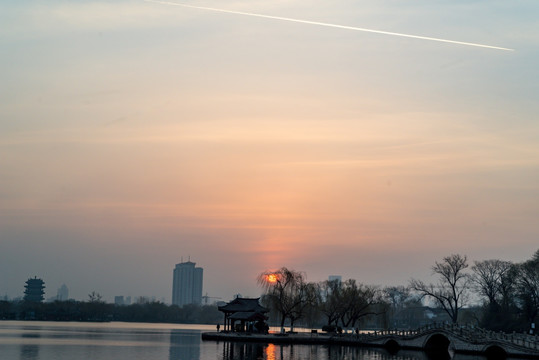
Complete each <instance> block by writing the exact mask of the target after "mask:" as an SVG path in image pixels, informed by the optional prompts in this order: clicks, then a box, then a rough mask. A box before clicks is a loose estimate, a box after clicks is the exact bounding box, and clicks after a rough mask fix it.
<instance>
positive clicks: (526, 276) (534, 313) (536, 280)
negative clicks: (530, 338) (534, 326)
mask: <svg viewBox="0 0 539 360" xmlns="http://www.w3.org/2000/svg"><path fill="white" fill-rule="evenodd" d="M516 290H517V296H518V298H519V300H520V307H521V309H522V311H523V312H524V314H525V316H526V317H527V320H528V321H529V322H530V323H534V322H535V321H536V320H537V317H538V315H539V250H537V251H536V252H535V254H534V255H533V257H532V259H530V260H528V261H526V262H524V263H522V264H520V265H519V266H518V275H517V279H516Z"/></svg>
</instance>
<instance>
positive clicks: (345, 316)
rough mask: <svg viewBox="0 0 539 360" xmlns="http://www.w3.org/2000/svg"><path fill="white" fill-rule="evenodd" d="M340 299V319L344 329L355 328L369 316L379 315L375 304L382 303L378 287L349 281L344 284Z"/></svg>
mask: <svg viewBox="0 0 539 360" xmlns="http://www.w3.org/2000/svg"><path fill="white" fill-rule="evenodd" d="M340 294H341V296H340V298H339V301H338V303H339V318H340V320H341V323H342V326H343V327H344V328H348V327H355V324H356V322H357V321H358V320H359V319H360V318H362V317H364V316H367V315H379V312H377V311H375V309H374V308H375V306H374V305H375V304H378V303H380V302H381V301H380V300H381V296H380V295H381V294H380V290H379V289H378V287H376V286H368V285H363V284H358V283H356V281H355V280H353V279H349V280H346V281H345V282H344V283H343V288H342V291H341V293H340Z"/></svg>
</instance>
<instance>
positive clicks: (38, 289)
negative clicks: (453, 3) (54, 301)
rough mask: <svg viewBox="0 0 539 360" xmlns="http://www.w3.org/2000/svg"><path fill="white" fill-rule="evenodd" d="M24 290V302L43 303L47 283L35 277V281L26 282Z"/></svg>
mask: <svg viewBox="0 0 539 360" xmlns="http://www.w3.org/2000/svg"><path fill="white" fill-rule="evenodd" d="M24 288H25V290H24V301H31V302H43V299H44V297H43V295H45V290H43V289H45V282H44V281H43V280H41V279H38V278H37V276H35V277H34V278H33V279H28V280H26V285H24Z"/></svg>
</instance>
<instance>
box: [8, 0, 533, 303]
mask: <svg viewBox="0 0 539 360" xmlns="http://www.w3.org/2000/svg"><path fill="white" fill-rule="evenodd" d="M178 3H179V2H178ZM182 3H183V4H188V5H192V6H196V7H200V8H202V7H206V8H218V9H225V10H227V11H231V12H236V14H234V13H223V12H217V11H210V10H204V9H200V8H198V9H197V8H187V7H181V6H173V5H167V4H164V3H162V4H160V3H155V2H147V1H138V0H137V1H135V0H116V1H94V0H85V1H80V2H69V1H64V0H52V1H49V2H47V3H43V2H38V1H36V0H30V1H25V2H20V1H14V0H8V1H4V2H2V4H0V22H1V23H2V24H3V26H2V28H1V29H0V45H1V46H0V53H1V55H2V56H0V75H1V78H2V86H0V296H4V295H6V294H7V295H8V296H9V297H16V296H22V293H23V290H24V282H25V281H26V280H27V279H28V278H29V277H34V276H38V277H40V278H42V279H43V280H44V281H45V283H46V286H47V288H46V297H50V296H54V295H56V290H57V289H58V288H59V287H60V286H61V285H62V284H66V285H67V286H68V288H69V290H70V297H73V298H75V299H81V300H82V299H86V298H87V294H88V293H90V292H92V291H96V292H99V293H100V294H102V295H103V296H104V297H105V299H106V300H107V301H112V299H113V297H114V296H115V295H124V296H132V297H133V298H134V297H136V296H150V297H151V296H155V297H156V298H157V299H161V298H165V300H166V301H167V302H170V301H171V293H172V271H173V268H174V266H175V264H177V263H179V262H180V261H181V259H182V257H183V259H184V261H185V260H186V259H187V258H188V257H190V258H191V261H193V262H196V263H197V266H200V267H202V268H204V289H203V293H204V294H206V293H207V294H208V296H211V297H221V298H222V299H223V300H225V301H226V300H230V299H231V298H232V296H233V295H234V294H237V293H240V294H242V295H243V296H253V297H255V296H258V295H259V294H260V291H261V290H260V288H258V287H257V285H256V276H257V275H258V274H259V273H261V272H263V271H265V270H268V269H276V268H280V267H282V266H286V267H288V268H291V269H295V270H298V271H304V272H305V273H306V274H307V279H308V280H309V281H321V280H325V279H327V277H328V276H329V275H341V276H342V278H343V279H348V278H354V279H357V280H358V281H359V282H362V283H366V284H378V285H382V286H384V285H405V284H407V282H408V280H409V279H410V278H412V277H414V278H421V279H424V280H426V281H429V280H431V279H433V278H431V266H432V265H433V264H434V261H436V260H440V259H442V258H443V257H444V256H447V255H450V254H453V253H459V254H464V255H467V256H468V258H469V259H470V262H472V261H473V260H485V259H492V258H494V259H502V260H508V261H513V262H522V261H525V260H528V259H529V258H530V257H531V256H532V255H533V253H534V252H535V251H536V250H537V249H538V245H537V244H538V242H537V239H538V238H539V227H538V225H537V214H538V213H539V201H538V199H539V142H538V140H537V139H539V123H538V121H537V114H539V101H537V98H538V95H539V83H538V82H537V80H536V79H538V78H539V68H538V67H537V60H538V58H539V57H538V55H539V50H538V49H539V46H538V45H539V36H538V35H537V34H539V23H538V22H537V20H536V16H535V14H537V13H538V11H539V3H537V2H529V1H519V0H517V1H513V2H511V3H507V2H504V1H497V0H495V1H490V2H488V3H484V2H468V1H449V0H444V1H440V2H436V3H432V2H427V1H418V0H412V1H407V2H406V3H397V2H394V1H389V0H382V1H380V0H376V1H374V0H368V1H361V2H357V1H352V0H338V1H332V2H323V1H318V0H315V1H314V2H313V1H310V2H309V3H306V2H302V1H299V0H286V1H284V0H282V1H273V2H265V1H258V0H255V1H244V0H231V1H215V0H207V1H206V0H196V1H195V0H189V1H186V2H182ZM239 13H250V14H264V15H267V16H268V17H273V18H278V17H282V18H289V19H301V20H305V21H310V22H319V23H325V24H338V25H342V26H348V27H355V28H364V29H374V30H379V31H384V32H393V33H399V34H412V35H417V36H423V37H433V38H440V39H450V40H452V41H453V40H454V41H460V42H469V43H475V44H486V45H489V46H496V47H503V48H509V49H514V51H502V50H497V49H491V48H478V47H474V46H465V45H459V44H456V43H441V42H435V41H427V40H422V39H417V38H405V37H399V36H390V35H384V34H380V33H368V32H361V31H353V30H348V29H344V28H332V27H328V26H319V25H315V24H309V23H298V22H294V21H281V20H278V19H273V18H260V17H254V16H245V15H241V14H239Z"/></svg>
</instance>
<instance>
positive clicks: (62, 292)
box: [56, 284, 69, 301]
mask: <svg viewBox="0 0 539 360" xmlns="http://www.w3.org/2000/svg"><path fill="white" fill-rule="evenodd" d="M68 299H69V289H68V288H67V286H66V284H62V286H60V288H59V289H58V291H57V292H56V300H59V301H67V300H68Z"/></svg>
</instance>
